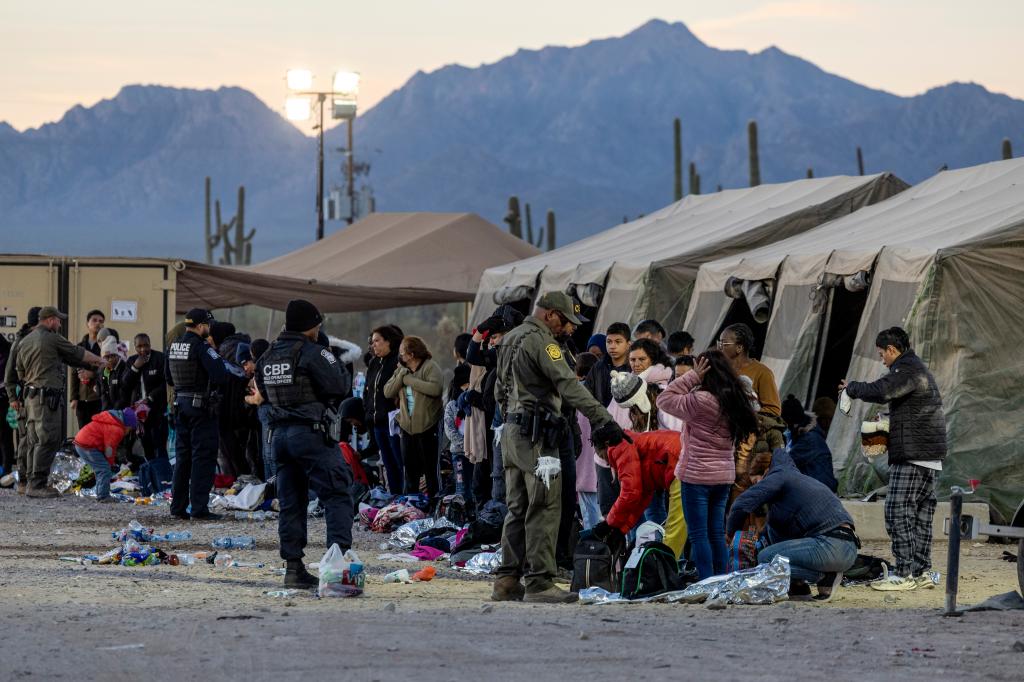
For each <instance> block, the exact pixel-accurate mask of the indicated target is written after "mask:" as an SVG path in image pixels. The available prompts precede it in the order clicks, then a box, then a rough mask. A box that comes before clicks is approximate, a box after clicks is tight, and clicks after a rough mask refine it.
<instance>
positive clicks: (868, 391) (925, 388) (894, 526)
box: [839, 327, 946, 590]
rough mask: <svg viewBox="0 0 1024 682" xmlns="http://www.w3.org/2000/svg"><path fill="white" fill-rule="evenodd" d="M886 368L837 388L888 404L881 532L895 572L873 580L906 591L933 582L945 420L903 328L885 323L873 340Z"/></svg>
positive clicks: (935, 388) (939, 401)
mask: <svg viewBox="0 0 1024 682" xmlns="http://www.w3.org/2000/svg"><path fill="white" fill-rule="evenodd" d="M875 346H877V347H878V355H879V357H881V359H882V363H883V364H884V365H885V366H886V367H888V368H889V373H888V374H886V375H885V376H884V377H882V378H881V379H879V380H878V381H873V382H871V383H866V382H860V381H851V382H849V383H848V384H847V383H846V382H845V381H844V382H843V383H842V384H840V386H839V388H840V390H842V389H844V388H845V389H846V395H847V396H849V397H850V398H856V399H858V400H863V401H865V402H869V403H889V492H888V495H887V496H886V498H885V525H886V531H887V532H888V533H889V537H890V539H891V540H892V553H893V556H894V557H895V558H896V571H895V575H893V576H891V577H890V578H889V579H888V580H885V581H879V583H878V584H877V585H873V586H874V587H875V588H876V589H881V590H911V589H914V588H916V587H928V586H931V585H933V584H934V583H933V582H932V581H931V579H930V578H929V577H928V576H927V575H925V574H926V572H927V571H928V570H929V569H931V566H932V562H931V552H932V518H933V517H934V515H935V480H936V478H937V476H938V473H939V472H940V471H942V460H944V459H945V458H946V421H945V418H944V416H943V413H942V396H941V395H939V388H938V386H937V385H936V383H935V377H933V376H932V374H931V372H929V371H928V368H927V367H925V364H924V362H923V361H922V360H921V358H919V357H918V356H917V354H916V353H914V351H913V350H912V349H911V348H910V337H909V336H908V335H907V332H905V331H904V330H903V329H901V328H899V327H891V328H889V329H885V330H883V331H881V332H879V334H878V337H877V338H876V339H875Z"/></svg>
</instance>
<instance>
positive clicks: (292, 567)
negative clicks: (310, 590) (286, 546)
mask: <svg viewBox="0 0 1024 682" xmlns="http://www.w3.org/2000/svg"><path fill="white" fill-rule="evenodd" d="M319 584H320V579H319V578H317V577H316V576H315V575H313V574H312V573H310V572H309V571H307V570H306V565H305V564H303V563H302V559H289V560H288V563H287V568H285V572H284V586H285V587H316V586H317V585H319Z"/></svg>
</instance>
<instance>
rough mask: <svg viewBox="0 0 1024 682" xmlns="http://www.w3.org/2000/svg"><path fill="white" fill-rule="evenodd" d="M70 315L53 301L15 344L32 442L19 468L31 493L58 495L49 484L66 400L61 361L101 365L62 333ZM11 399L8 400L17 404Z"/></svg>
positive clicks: (94, 365) (43, 495)
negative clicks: (63, 322)
mask: <svg viewBox="0 0 1024 682" xmlns="http://www.w3.org/2000/svg"><path fill="white" fill-rule="evenodd" d="M66 319H68V316H67V315H65V314H64V313H62V312H60V311H59V310H57V309H56V308H54V307H53V306H45V307H44V308H42V309H41V310H40V311H39V324H37V325H36V327H35V329H33V330H32V332H31V333H29V334H28V336H26V337H25V338H24V339H22V340H21V341H20V342H19V343H18V348H17V363H18V366H17V373H18V377H19V379H20V381H21V384H22V388H23V391H24V393H23V395H24V402H25V405H26V408H27V409H26V412H27V416H28V423H27V425H26V429H27V432H28V434H29V436H28V438H29V439H30V444H31V446H32V448H31V452H30V453H29V461H27V462H26V463H25V468H24V469H20V471H21V472H27V473H28V477H29V478H28V489H27V491H26V493H25V494H26V495H28V496H29V497H57V496H58V495H59V493H58V492H57V491H56V490H55V489H53V488H51V487H49V486H47V480H48V479H49V476H50V467H51V465H52V464H53V458H54V456H55V455H56V454H57V449H58V448H59V447H60V438H61V419H62V416H63V410H62V404H63V402H64V386H65V381H66V380H65V376H64V364H68V365H72V366H74V367H99V366H101V365H102V364H103V359H102V358H101V357H99V356H98V355H96V354H94V353H93V352H91V351H87V350H85V349H84V348H82V347H81V346H76V345H74V344H73V343H71V342H70V341H68V340H67V339H65V338H64V337H63V336H61V335H60V333H59V332H60V327H61V321H62V320H66ZM17 402H18V403H19V405H15V404H14V403H15V401H12V403H11V405H12V407H14V408H15V410H17V409H18V407H19V406H20V401H17Z"/></svg>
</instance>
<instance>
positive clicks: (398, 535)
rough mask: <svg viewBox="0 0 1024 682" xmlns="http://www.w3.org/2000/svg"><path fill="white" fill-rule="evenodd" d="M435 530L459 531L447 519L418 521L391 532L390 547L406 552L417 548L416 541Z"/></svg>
mask: <svg viewBox="0 0 1024 682" xmlns="http://www.w3.org/2000/svg"><path fill="white" fill-rule="evenodd" d="M434 528H451V529H452V530H453V531H454V530H458V529H457V528H456V527H455V524H453V523H452V522H451V521H449V520H448V519H446V518H443V517H442V518H440V519H431V518H426V519H416V520H415V521H410V522H409V523H404V524H402V525H401V526H399V527H398V528H396V529H395V530H394V531H392V532H391V536H390V537H389V538H388V545H390V546H391V547H393V548H395V549H404V550H406V551H408V550H410V549H412V548H413V547H415V546H416V539H417V538H418V537H419V536H420V535H422V534H423V533H424V532H426V531H428V530H433V529H434Z"/></svg>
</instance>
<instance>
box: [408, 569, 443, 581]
mask: <svg viewBox="0 0 1024 682" xmlns="http://www.w3.org/2000/svg"><path fill="white" fill-rule="evenodd" d="M403 570H404V569H403ZM435 576H437V569H436V568H434V567H433V566H427V567H425V568H423V569H421V570H419V571H416V572H415V573H413V574H412V579H413V580H415V581H416V582H421V583H427V582H430V581H431V580H433V579H434V577H435Z"/></svg>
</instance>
